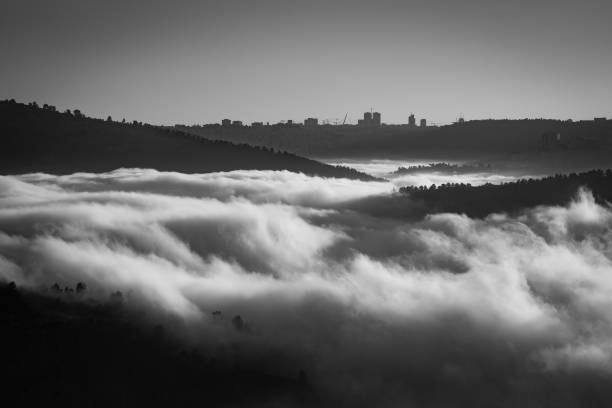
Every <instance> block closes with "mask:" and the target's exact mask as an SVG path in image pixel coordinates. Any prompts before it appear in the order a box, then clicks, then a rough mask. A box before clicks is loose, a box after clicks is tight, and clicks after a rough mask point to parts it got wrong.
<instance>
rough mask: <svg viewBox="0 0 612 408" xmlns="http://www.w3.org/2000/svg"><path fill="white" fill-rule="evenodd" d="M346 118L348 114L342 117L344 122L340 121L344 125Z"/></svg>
mask: <svg viewBox="0 0 612 408" xmlns="http://www.w3.org/2000/svg"><path fill="white" fill-rule="evenodd" d="M347 116H348V112H346V115H344V120H343V121H342V124H343V125H344V124H345V123H346V117H347Z"/></svg>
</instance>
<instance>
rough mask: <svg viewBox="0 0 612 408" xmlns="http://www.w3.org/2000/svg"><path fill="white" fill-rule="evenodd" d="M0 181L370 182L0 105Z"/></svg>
mask: <svg viewBox="0 0 612 408" xmlns="http://www.w3.org/2000/svg"><path fill="white" fill-rule="evenodd" d="M0 138H1V139H0V140H1V146H2V148H1V149H0V173H2V174H17V173H27V172H49V173H55V174H66V173H73V172H79V171H86V172H100V171H110V170H114V169H117V168H120V167H140V168H154V169H157V170H164V171H179V172H186V173H205V172H213V171H230V170H238V169H245V170H247V169H257V170H290V171H295V172H302V173H305V174H309V175H318V176H325V177H346V178H353V179H362V180H371V179H374V178H373V177H371V176H368V175H366V174H364V173H360V172H358V171H356V170H353V169H349V168H346V167H338V166H329V165H326V164H323V163H320V162H317V161H314V160H310V159H306V158H303V157H299V156H296V155H293V154H289V153H285V152H274V151H273V150H271V149H267V148H257V147H252V146H248V145H235V144H232V143H230V142H222V141H209V140H203V139H200V138H198V137H194V136H192V135H189V134H186V133H183V132H180V131H175V130H171V129H162V128H159V127H155V126H151V125H148V124H142V123H138V122H132V123H121V122H115V121H112V120H111V119H110V118H109V119H108V120H101V119H92V118H87V117H85V116H83V115H82V114H81V113H80V112H79V111H78V110H75V111H74V112H69V111H67V112H64V113H60V112H57V111H56V110H55V108H54V107H53V106H47V105H44V107H42V108H41V107H39V106H38V105H36V104H29V105H25V104H20V103H16V102H14V101H1V102H0Z"/></svg>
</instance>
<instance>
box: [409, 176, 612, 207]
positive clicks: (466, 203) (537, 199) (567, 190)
mask: <svg viewBox="0 0 612 408" xmlns="http://www.w3.org/2000/svg"><path fill="white" fill-rule="evenodd" d="M581 187H585V188H587V189H588V190H590V191H591V192H592V193H593V196H594V198H595V200H596V202H598V203H600V204H606V202H608V203H609V202H612V170H610V169H608V170H591V171H588V172H584V173H571V174H557V175H555V176H550V177H545V178H542V179H531V178H530V179H521V180H518V181H515V182H509V183H503V184H498V185H495V184H490V183H488V184H484V185H482V186H472V185H470V184H452V183H448V184H442V185H439V186H435V185H431V186H430V187H427V186H418V187H414V186H408V187H402V188H401V189H400V192H401V193H403V194H405V195H407V196H409V197H410V198H411V199H412V200H416V201H419V202H422V203H423V204H424V207H425V208H426V209H427V212H429V213H434V212H454V213H463V214H467V215H469V216H471V217H484V216H486V215H488V214H491V213H494V212H510V213H512V212H516V211H519V210H521V209H524V208H528V207H534V206H538V205H566V204H568V203H569V202H570V201H571V200H572V199H573V198H574V197H575V196H576V193H577V192H578V190H579V189H580V188H581Z"/></svg>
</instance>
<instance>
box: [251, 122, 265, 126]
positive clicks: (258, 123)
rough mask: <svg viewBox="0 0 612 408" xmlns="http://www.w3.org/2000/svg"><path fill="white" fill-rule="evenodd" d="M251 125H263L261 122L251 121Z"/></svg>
mask: <svg viewBox="0 0 612 408" xmlns="http://www.w3.org/2000/svg"><path fill="white" fill-rule="evenodd" d="M251 126H252V127H261V126H263V122H253V123H251Z"/></svg>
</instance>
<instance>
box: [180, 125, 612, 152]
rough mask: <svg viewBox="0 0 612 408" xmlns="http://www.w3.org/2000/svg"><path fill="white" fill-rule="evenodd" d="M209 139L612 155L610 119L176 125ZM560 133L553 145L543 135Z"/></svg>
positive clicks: (313, 147)
mask: <svg viewBox="0 0 612 408" xmlns="http://www.w3.org/2000/svg"><path fill="white" fill-rule="evenodd" d="M176 128H177V129H180V130H184V131H186V132H189V133H193V134H197V135H199V136H202V137H206V138H208V139H210V140H224V141H231V142H241V143H249V144H251V145H255V146H266V147H271V148H281V149H283V150H287V151H290V152H293V153H296V154H300V155H305V156H308V157H343V158H349V157H354V158H364V157H366V158H372V157H381V158H389V157H413V158H416V157H423V158H428V159H436V158H437V159H444V160H447V159H448V158H449V157H453V158H462V159H470V160H473V159H477V160H480V159H479V158H480V157H483V156H488V155H494V156H497V155H503V156H505V155H514V154H545V153H551V152H553V153H557V154H561V153H571V154H569V155H568V157H569V159H573V156H574V155H576V154H577V153H581V154H587V155H593V154H597V155H599V156H602V157H608V158H609V157H612V120H597V121H596V120H590V121H577V122H572V121H561V120H553V119H517V120H508V119H487V120H473V121H466V122H461V123H454V124H452V125H447V126H441V127H437V126H430V127H429V126H428V127H425V128H421V127H411V126H408V125H382V126H355V125H338V126H332V125H320V126H301V125H297V124H293V125H286V124H285V125H283V124H276V125H270V126H221V125H215V124H209V125H203V126H184V125H177V126H176ZM550 134H554V135H556V134H559V139H558V140H557V139H555V140H554V142H553V141H552V140H551V141H546V140H545V138H546V135H550Z"/></svg>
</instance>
